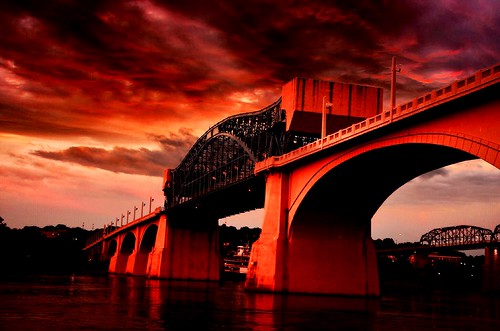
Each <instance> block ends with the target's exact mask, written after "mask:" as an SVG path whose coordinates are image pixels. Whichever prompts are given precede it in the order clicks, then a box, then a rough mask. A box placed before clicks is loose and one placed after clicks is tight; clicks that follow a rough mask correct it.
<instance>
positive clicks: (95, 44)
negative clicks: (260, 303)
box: [0, 0, 500, 220]
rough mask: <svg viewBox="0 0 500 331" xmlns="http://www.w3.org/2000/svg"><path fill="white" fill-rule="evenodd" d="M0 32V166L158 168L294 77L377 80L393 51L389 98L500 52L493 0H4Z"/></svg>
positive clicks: (381, 80)
mask: <svg viewBox="0 0 500 331" xmlns="http://www.w3.org/2000/svg"><path fill="white" fill-rule="evenodd" d="M0 31H2V33H0V139H2V140H3V141H6V140H7V139H8V140H9V144H4V146H8V147H3V148H2V149H0V151H1V152H2V153H3V159H4V160H5V161H4V165H3V167H4V168H2V166H0V171H2V169H3V172H2V173H5V172H8V171H9V170H6V169H12V168H13V166H12V164H11V162H14V161H12V156H13V155H14V156H16V157H23V158H26V159H27V160H30V162H33V163H40V166H41V167H43V166H47V164H46V163H50V164H53V163H54V162H59V163H61V164H64V163H66V164H67V165H68V166H73V164H75V163H77V164H80V165H84V166H85V167H86V168H87V169H105V170H107V171H111V172H115V173H117V176H121V174H123V173H126V174H142V175H148V176H158V177H160V176H161V170H162V168H165V167H175V166H176V165H177V164H178V162H179V161H180V159H182V157H183V156H184V154H185V152H186V151H187V150H188V149H189V147H190V146H191V144H192V143H193V142H194V140H196V138H197V137H199V136H200V135H201V134H203V132H204V131H205V130H207V129H208V127H209V126H210V125H212V124H215V123H216V122H218V121H219V120H221V119H223V118H225V117H227V116H229V115H231V114H235V113H240V112H244V111H252V110H257V109H260V108H262V107H264V106H266V105H268V104H270V103H272V102H273V101H275V100H276V99H277V98H278V97H279V95H280V92H281V87H282V85H283V84H285V83H286V82H288V81H289V80H290V79H292V78H294V77H296V76H300V77H311V78H321V79H333V80H338V81H343V82H349V83H360V84H368V85H375V86H382V87H384V88H386V89H388V88H389V77H390V75H389V66H390V62H391V58H392V56H393V55H395V56H397V59H398V63H400V64H402V71H401V73H400V74H399V75H398V90H397V92H398V93H397V96H398V103H399V102H403V101H405V100H407V99H409V98H413V97H415V96H418V95H420V94H422V93H424V92H427V91H429V90H431V89H433V88H435V87H437V86H441V85H444V84H448V83H450V82H451V81H453V80H455V79H457V78H459V77H463V76H465V75H467V74H469V73H472V72H474V71H476V70H478V69H480V68H484V67H488V66H491V65H493V64H495V63H496V62H498V59H499V58H500V43H499V42H498V31H500V4H499V3H498V1H496V0H481V1H469V2H466V1H459V2H456V1H411V0H406V1H404V0H403V1H399V0H393V1H389V0H384V1H378V0H363V1H326V0H325V1H293V2H289V1H282V0H276V1H264V0H256V1H246V2H244V1H193V0H186V1H170V0H168V1H167V0H165V1H160V0H134V1H132V0H130V1H111V0H88V1H87V0H86V1H80V0H48V1H36V0H23V1H19V0H10V1H3V2H2V11H1V12H0ZM385 95H386V97H387V96H388V95H389V93H385ZM387 104H388V103H387V102H386V105H387ZM186 128H187V129H186ZM26 171H28V170H26ZM9 183H15V181H12V182H9ZM12 185H14V184H12ZM11 189H12V191H14V190H15V188H13V187H12V188H11ZM6 203H8V202H6ZM0 207H1V206H0ZM4 218H6V217H5V216H4ZM6 219H7V218H6ZM7 220H8V219H7Z"/></svg>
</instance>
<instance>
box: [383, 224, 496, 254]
mask: <svg viewBox="0 0 500 331" xmlns="http://www.w3.org/2000/svg"><path fill="white" fill-rule="evenodd" d="M488 247H500V224H499V225H497V226H496V227H495V229H494V230H493V231H492V230H490V229H485V228H481V227H478V226H473V225H457V226H449V227H443V228H436V229H433V230H431V231H429V232H427V233H425V234H423V235H422V236H421V237H420V242H419V243H418V244H417V245H411V244H408V245H401V244H400V245H395V246H393V247H387V248H381V249H377V253H391V252H392V253H395V252H406V251H408V252H412V251H432V250H434V251H435V250H449V249H454V250H472V249H481V248H488Z"/></svg>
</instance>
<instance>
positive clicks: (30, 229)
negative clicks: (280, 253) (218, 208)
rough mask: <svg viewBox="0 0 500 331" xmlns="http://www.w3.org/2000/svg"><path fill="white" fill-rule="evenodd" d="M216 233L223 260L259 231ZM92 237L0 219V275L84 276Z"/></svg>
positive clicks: (88, 233)
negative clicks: (10, 223)
mask: <svg viewBox="0 0 500 331" xmlns="http://www.w3.org/2000/svg"><path fill="white" fill-rule="evenodd" d="M219 230H220V232H219V240H220V247H221V253H222V255H224V256H227V255H230V254H233V253H234V252H235V251H236V249H237V246H245V245H249V246H251V245H252V244H253V243H254V242H255V240H257V239H258V238H259V236H260V229H259V228H253V229H250V228H248V227H242V228H241V229H237V228H235V227H234V226H226V225H221V226H220V227H219ZM94 233H95V231H90V230H85V229H82V228H79V227H77V228H69V227H67V226H66V225H63V224H58V225H55V226H45V227H42V228H40V227H36V226H26V227H24V228H22V229H11V228H9V227H8V226H7V225H6V224H5V223H4V222H3V219H1V218H0V261H1V267H0V275H3V276H5V275H19V274H32V273H34V274H36V273H39V274H70V273H85V272H87V271H89V270H90V269H91V267H90V266H89V265H88V257H87V254H86V252H85V251H83V248H84V246H85V243H86V240H87V238H89V237H90V236H91V235H93V234H94Z"/></svg>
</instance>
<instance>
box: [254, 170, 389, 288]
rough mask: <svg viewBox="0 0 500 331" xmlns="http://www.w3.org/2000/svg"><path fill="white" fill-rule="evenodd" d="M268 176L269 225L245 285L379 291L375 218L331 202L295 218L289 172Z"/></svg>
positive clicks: (266, 212)
mask: <svg viewBox="0 0 500 331" xmlns="http://www.w3.org/2000/svg"><path fill="white" fill-rule="evenodd" d="M267 176H268V177H267V179H266V201H265V206H264V220H263V227H262V232H261V237H260V238H259V240H257V241H256V242H255V243H254V244H253V246H252V253H251V256H250V263H249V268H248V274H247V278H246V282H245V289H246V290H250V291H262V292H286V293H304V294H322V295H345V296H362V297H370V296H374V297H376V296H379V295H380V284H379V278H378V266H377V257H376V252H375V247H374V245H373V240H372V239H371V220H370V218H367V217H364V216H363V215H360V214H359V213H355V212H352V213H342V212H339V209H340V208H332V207H331V206H325V207H324V208H322V209H318V208H316V207H314V208H307V207H305V208H303V209H301V210H300V211H299V212H297V213H296V214H295V216H294V218H293V219H292V220H290V221H289V220H288V207H287V206H288V188H289V176H288V175H287V174H286V173H280V172H274V173H273V172H271V173H269V174H268V175H267ZM332 203H335V202H332Z"/></svg>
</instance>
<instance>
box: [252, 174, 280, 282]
mask: <svg viewBox="0 0 500 331" xmlns="http://www.w3.org/2000/svg"><path fill="white" fill-rule="evenodd" d="M288 185H289V182H288V175H287V174H285V173H281V172H272V173H270V174H268V175H267V178H266V195H265V202H264V220H263V225H262V232H261V235H260V238H259V239H258V240H257V241H256V242H255V243H254V244H253V245H252V252H251V254H250V261H249V266H248V273H247V277H246V282H245V289H247V290H255V291H265V292H288V281H287V279H288V271H287V261H288V256H287V252H288V240H287V231H288V219H287V218H288V210H287V207H288Z"/></svg>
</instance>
